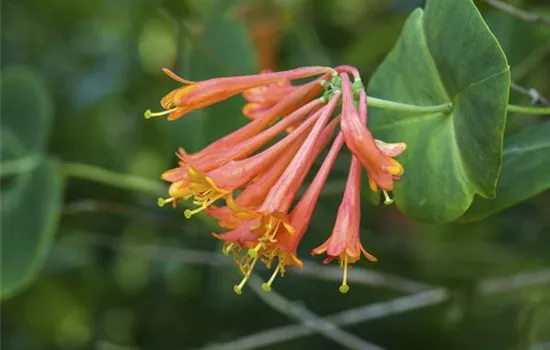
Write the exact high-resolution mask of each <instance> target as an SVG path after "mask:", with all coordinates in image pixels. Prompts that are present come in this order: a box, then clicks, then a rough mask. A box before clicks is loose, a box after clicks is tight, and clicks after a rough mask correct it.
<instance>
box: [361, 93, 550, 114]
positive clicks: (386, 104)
mask: <svg viewBox="0 0 550 350" xmlns="http://www.w3.org/2000/svg"><path fill="white" fill-rule="evenodd" d="M367 100H368V104H369V107H374V108H380V109H386V110H389V111H396V112H405V113H419V114H428V113H437V112H442V113H450V112H452V110H453V105H452V103H444V104H441V105H433V106H417V105H409V104H406V103H399V102H393V101H388V100H383V99H380V98H376V97H370V96H369V97H368V99H367ZM508 112H516V113H523V114H538V115H545V114H550V107H534V106H518V105H512V104H509V105H508Z"/></svg>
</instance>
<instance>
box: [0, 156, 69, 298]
mask: <svg viewBox="0 0 550 350" xmlns="http://www.w3.org/2000/svg"><path fill="white" fill-rule="evenodd" d="M14 180H15V184H14V186H13V187H11V188H10V189H5V188H4V189H3V191H2V207H1V208H2V247H1V252H2V258H1V259H2V277H1V281H2V289H1V296H2V298H7V297H9V296H12V295H13V294H15V293H16V292H18V291H20V290H21V288H23V287H24V286H25V285H27V284H28V283H30V282H31V281H32V280H33V278H34V277H35V276H36V274H37V273H38V272H39V270H40V268H41V266H42V264H43V262H44V259H45V258H46V256H47V254H48V252H49V250H50V247H51V245H52V241H53V238H54V235H55V231H56V229H55V228H56V224H57V220H58V217H59V212H60V209H61V202H62V189H63V184H62V182H63V181H62V175H61V174H60V173H59V171H58V168H57V167H56V162H55V161H53V160H45V159H43V160H42V161H40V162H39V163H38V164H37V165H36V167H34V169H32V170H31V171H28V172H25V173H23V174H22V175H21V176H20V177H19V178H17V179H14ZM3 181H4V179H3Z"/></svg>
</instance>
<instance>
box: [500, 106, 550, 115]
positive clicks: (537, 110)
mask: <svg viewBox="0 0 550 350" xmlns="http://www.w3.org/2000/svg"><path fill="white" fill-rule="evenodd" d="M508 112H516V113H523V114H539V115H545V114H550V107H532V106H518V105H508Z"/></svg>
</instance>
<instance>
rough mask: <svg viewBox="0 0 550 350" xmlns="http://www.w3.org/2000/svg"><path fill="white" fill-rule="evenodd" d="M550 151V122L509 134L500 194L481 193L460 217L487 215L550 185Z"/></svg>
mask: <svg viewBox="0 0 550 350" xmlns="http://www.w3.org/2000/svg"><path fill="white" fill-rule="evenodd" d="M549 154H550V122H546V123H544V124H542V125H540V126H536V127H533V128H530V129H526V130H523V131H522V132H519V133H517V134H515V135H513V136H510V137H509V138H507V139H506V140H505V143H504V152H503V155H504V162H503V164H502V173H501V174H500V179H499V181H498V186H497V196H496V198H495V199H483V198H479V197H477V198H476V199H475V200H474V203H473V204H472V206H471V207H470V208H469V209H468V211H467V212H466V213H465V214H464V216H462V217H461V218H460V221H463V222H471V221H476V220H480V219H483V218H485V217H487V216H489V215H491V214H493V213H496V212H498V211H500V210H503V209H505V208H507V207H509V206H511V205H513V204H515V203H518V202H521V201H523V200H525V199H527V198H529V197H532V196H535V195H537V194H539V193H541V192H543V191H546V190H547V189H549V188H550V175H549V174H550V157H549Z"/></svg>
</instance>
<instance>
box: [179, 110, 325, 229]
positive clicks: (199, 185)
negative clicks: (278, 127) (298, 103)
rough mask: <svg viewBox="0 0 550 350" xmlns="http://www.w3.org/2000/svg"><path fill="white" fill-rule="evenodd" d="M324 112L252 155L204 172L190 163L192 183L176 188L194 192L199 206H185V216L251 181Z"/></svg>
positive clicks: (189, 172)
mask: <svg viewBox="0 0 550 350" xmlns="http://www.w3.org/2000/svg"><path fill="white" fill-rule="evenodd" d="M320 116H322V114H321V113H319V112H316V113H315V115H312V116H310V117H309V119H308V120H306V121H305V122H304V123H302V124H301V125H300V127H298V128H296V130H294V131H293V132H292V133H291V134H289V135H288V136H286V137H285V138H284V139H282V140H281V141H279V142H277V143H276V144H275V145H273V146H271V147H269V148H268V149H266V150H264V151H262V152H261V153H258V154H256V155H254V156H252V157H249V158H246V159H241V160H236V161H231V162H228V163H226V164H225V165H223V166H221V167H219V168H216V169H214V170H212V171H210V172H208V173H202V172H200V171H197V170H195V169H194V168H193V167H188V168H187V169H188V171H187V172H188V175H189V177H190V178H191V183H190V184H189V185H187V186H186V187H185V189H182V188H178V189H177V190H176V191H181V192H182V193H185V194H184V197H191V196H193V198H194V200H193V204H195V205H197V206H198V208H196V209H195V210H190V209H187V210H185V216H186V217H187V218H190V217H191V216H192V215H194V214H196V213H198V212H200V211H202V210H204V209H206V208H208V207H209V206H210V205H212V204H213V203H214V202H215V201H217V200H218V199H221V198H226V197H228V196H229V195H231V193H232V192H233V191H234V190H236V189H240V188H242V187H244V186H245V185H247V184H248V183H250V182H251V181H252V180H253V179H254V178H255V177H256V176H258V175H259V174H261V173H262V172H264V171H265V170H267V169H268V168H269V167H270V166H271V164H272V163H273V161H274V160H275V159H276V158H277V157H278V156H279V155H280V154H281V153H282V152H283V151H285V150H289V146H290V145H292V144H293V143H294V142H295V141H296V140H297V139H302V138H305V137H306V135H307V134H306V131H308V130H309V129H311V127H312V125H313V124H314V123H315V122H316V120H317V119H320ZM281 123H282V122H281ZM316 124H318V123H316ZM306 141H307V140H306ZM178 194H179V193H178ZM172 198H174V197H172Z"/></svg>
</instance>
